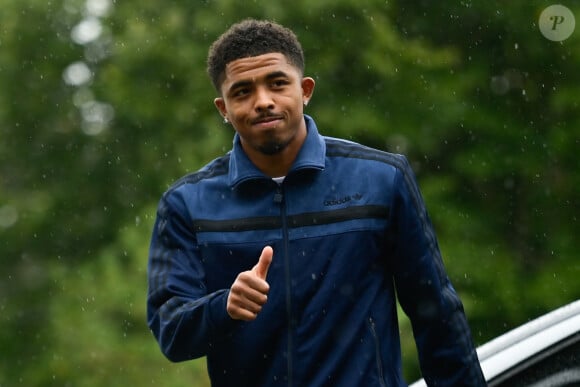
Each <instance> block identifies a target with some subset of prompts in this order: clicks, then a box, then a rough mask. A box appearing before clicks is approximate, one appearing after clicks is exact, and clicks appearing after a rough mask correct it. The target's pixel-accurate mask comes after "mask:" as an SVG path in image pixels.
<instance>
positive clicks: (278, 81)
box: [272, 79, 288, 87]
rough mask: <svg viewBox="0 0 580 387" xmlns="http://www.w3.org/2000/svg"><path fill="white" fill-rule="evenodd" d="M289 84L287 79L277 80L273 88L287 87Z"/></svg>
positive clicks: (274, 81) (273, 83)
mask: <svg viewBox="0 0 580 387" xmlns="http://www.w3.org/2000/svg"><path fill="white" fill-rule="evenodd" d="M287 84H288V81H287V80H286V79H275V80H273V81H272V86H273V87H283V86H286V85H287Z"/></svg>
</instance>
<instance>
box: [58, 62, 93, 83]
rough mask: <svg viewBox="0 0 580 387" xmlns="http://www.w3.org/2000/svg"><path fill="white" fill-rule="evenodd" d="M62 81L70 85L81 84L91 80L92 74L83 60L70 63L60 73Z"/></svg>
mask: <svg viewBox="0 0 580 387" xmlns="http://www.w3.org/2000/svg"><path fill="white" fill-rule="evenodd" d="M62 77H63V79H64V81H65V82H66V83H67V84H68V85H71V86H81V85H84V84H86V83H88V82H90V81H91V79H92V78H93V74H92V72H91V69H89V66H87V64H86V63H85V62H82V61H79V62H74V63H72V64H70V65H69V66H68V67H67V68H66V69H65V70H64V73H63V75H62Z"/></svg>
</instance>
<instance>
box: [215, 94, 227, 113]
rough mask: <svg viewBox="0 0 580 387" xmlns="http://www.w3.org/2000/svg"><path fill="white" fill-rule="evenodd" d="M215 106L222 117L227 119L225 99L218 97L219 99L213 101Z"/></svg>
mask: <svg viewBox="0 0 580 387" xmlns="http://www.w3.org/2000/svg"><path fill="white" fill-rule="evenodd" d="M213 104H214V105H215V107H216V108H217V110H218V111H219V112H220V114H221V115H222V117H224V118H227V115H228V110H227V109H226V103H225V101H224V99H223V98H222V97H218V98H216V99H214V100H213Z"/></svg>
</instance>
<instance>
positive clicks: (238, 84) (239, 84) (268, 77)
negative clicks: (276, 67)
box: [228, 71, 290, 91]
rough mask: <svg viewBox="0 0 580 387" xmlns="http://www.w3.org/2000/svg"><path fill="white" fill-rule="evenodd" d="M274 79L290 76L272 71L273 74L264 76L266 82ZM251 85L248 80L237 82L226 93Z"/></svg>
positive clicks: (282, 72)
mask: <svg viewBox="0 0 580 387" xmlns="http://www.w3.org/2000/svg"><path fill="white" fill-rule="evenodd" d="M275 78H290V76H289V75H288V74H287V73H286V72H284V71H274V72H271V73H269V74H267V75H266V80H267V81H268V80H272V79H275ZM252 83H253V82H252V81H249V80H242V81H238V82H235V83H234V84H232V85H231V86H230V88H229V90H228V91H232V90H235V89H239V88H242V87H247V86H249V85H251V84H252Z"/></svg>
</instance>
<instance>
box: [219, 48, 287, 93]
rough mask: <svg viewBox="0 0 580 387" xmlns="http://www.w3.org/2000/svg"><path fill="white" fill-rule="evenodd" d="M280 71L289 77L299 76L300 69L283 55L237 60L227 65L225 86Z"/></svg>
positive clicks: (264, 55)
mask: <svg viewBox="0 0 580 387" xmlns="http://www.w3.org/2000/svg"><path fill="white" fill-rule="evenodd" d="M278 71H282V72H284V73H287V74H289V75H297V74H298V69H296V68H295V66H293V65H292V64H290V62H289V61H288V59H287V58H286V56H284V54H281V53H269V54H263V55H258V56H252V57H248V58H240V59H236V60H234V61H231V62H230V63H228V64H227V65H226V71H225V79H224V86H225V85H226V84H227V83H231V82H236V81H238V80H241V79H255V78H259V77H260V76H265V75H267V74H270V73H272V72H278Z"/></svg>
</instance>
